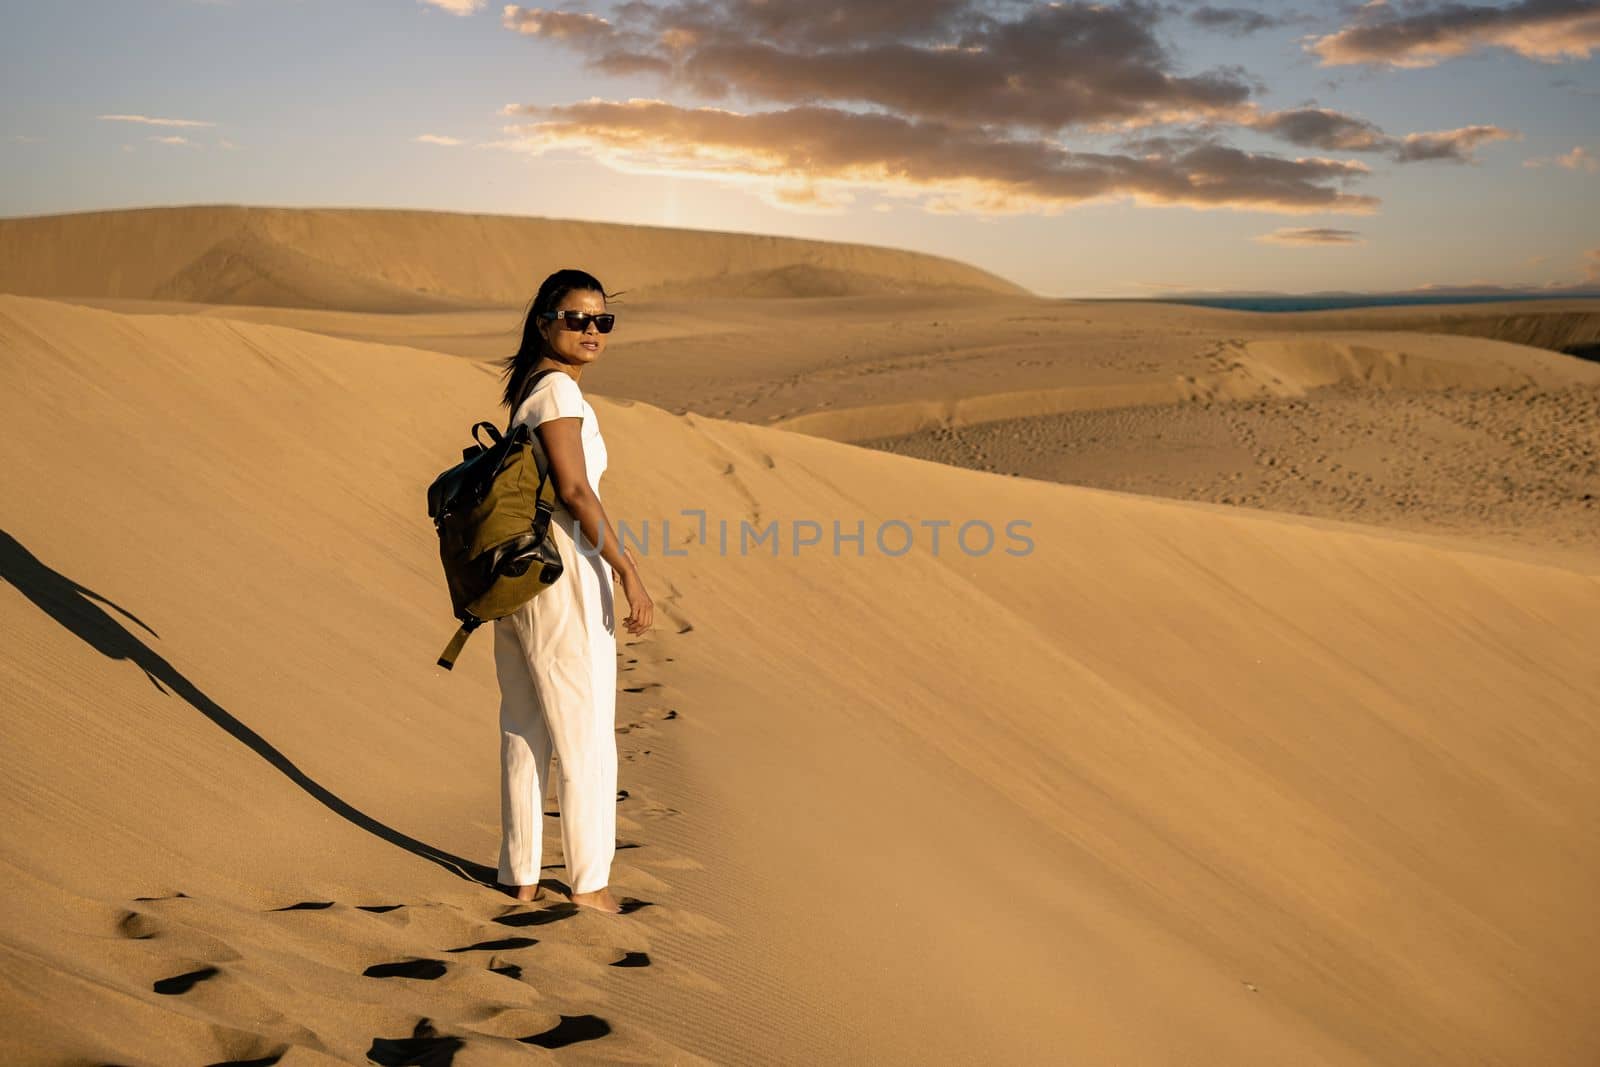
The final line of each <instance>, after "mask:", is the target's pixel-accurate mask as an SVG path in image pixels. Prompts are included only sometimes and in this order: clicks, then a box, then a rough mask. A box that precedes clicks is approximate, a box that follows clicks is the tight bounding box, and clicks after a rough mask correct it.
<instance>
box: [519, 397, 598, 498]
mask: <svg viewBox="0 0 1600 1067" xmlns="http://www.w3.org/2000/svg"><path fill="white" fill-rule="evenodd" d="M568 416H576V417H577V418H580V419H582V420H583V423H582V425H581V426H579V428H578V436H579V439H580V440H581V441H582V442H583V464H584V467H585V468H586V470H587V473H588V475H589V488H591V489H593V490H594V494H595V496H599V495H600V476H601V475H602V474H604V473H605V471H606V459H607V457H606V442H605V438H603V437H601V436H600V420H599V418H598V417H596V415H595V413H594V408H593V407H592V406H590V404H589V401H588V400H587V399H586V398H585V397H584V395H583V390H581V389H579V388H578V383H577V382H575V381H573V380H572V375H570V374H568V373H566V372H565V371H559V370H558V371H554V372H552V373H550V374H546V375H545V376H544V377H543V378H540V379H539V380H538V381H537V382H536V383H534V386H533V392H531V393H529V394H528V397H527V399H526V400H524V401H523V402H522V404H521V406H519V407H518V408H517V410H516V413H515V414H514V415H513V416H512V418H511V425H512V426H513V427H516V426H518V425H520V424H523V423H526V424H527V426H528V429H530V430H531V429H533V428H534V427H535V426H538V425H539V424H540V423H542V422H547V421H549V420H550V419H559V418H566V417H568ZM533 451H534V454H535V455H536V456H538V457H539V463H540V466H541V469H543V468H544V467H546V466H547V465H548V464H549V462H550V461H549V459H548V458H547V457H546V456H545V454H544V444H543V443H542V442H541V441H540V440H539V435H538V434H533ZM557 507H561V505H560V502H559V500H558V501H557ZM562 510H563V511H565V510H566V509H565V508H562Z"/></svg>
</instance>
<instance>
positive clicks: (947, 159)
mask: <svg viewBox="0 0 1600 1067" xmlns="http://www.w3.org/2000/svg"><path fill="white" fill-rule="evenodd" d="M507 111H508V112H509V113H511V114H515V115H518V116H523V117H527V118H530V119H533V120H534V121H532V122H528V123H523V124H519V125H515V126H512V127H509V128H508V132H514V133H516V134H517V135H518V136H519V141H518V144H519V146H520V147H521V148H522V149H523V150H525V151H528V152H532V153H534V154H543V153H546V152H549V151H552V150H559V149H566V150H573V151H578V152H581V153H583V154H585V155H587V156H590V157H592V158H594V159H597V160H599V161H600V162H602V163H605V164H606V165H608V166H611V167H613V168H615V169H617V170H623V171H628V172H632V173H644V174H672V175H676V176H686V175H687V176H696V177H702V178H709V179H714V180H719V181H723V182H727V183H733V184H740V185H745V186H748V187H752V188H754V189H756V190H757V191H758V192H759V193H760V194H761V195H762V196H763V197H764V198H766V199H767V200H768V201H769V202H771V203H774V204H779V205H783V206H791V207H793V206H797V205H809V206H812V207H818V206H821V207H825V208H837V207H839V206H841V205H843V204H845V203H848V202H849V199H848V190H850V189H853V188H867V189H872V190H874V191H877V192H879V193H882V194H885V195H888V196H891V197H901V198H907V199H913V200H916V201H919V202H920V203H921V205H922V207H923V208H924V209H925V210H928V211H934V212H956V211H965V212H977V213H983V214H1011V213H1018V212H1042V213H1055V212H1058V211H1060V210H1062V209H1065V208H1068V207H1072V206H1075V205H1079V204H1083V203H1087V202H1091V201H1098V200H1108V199H1124V198H1126V199H1132V200H1134V201H1137V202H1139V203H1142V204H1162V205H1185V206H1190V207H1204V208H1228V209H1235V210H1251V211H1277V212H1287V213H1305V212H1313V211H1315V212H1328V211H1337V212H1344V213H1349V214H1367V213H1370V212H1371V211H1373V210H1374V209H1375V208H1376V205H1377V200H1376V199H1375V198H1373V197H1369V196H1361V195H1356V194H1352V193H1348V192H1345V191H1343V190H1342V189H1341V188H1339V186H1340V185H1342V184H1343V183H1345V182H1348V181H1352V180H1357V179H1360V178H1362V177H1364V176H1365V175H1366V174H1367V173H1368V168H1367V167H1366V166H1365V165H1363V164H1361V163H1356V162H1349V161H1343V160H1335V159H1324V158H1318V157H1308V158H1298V159H1285V158H1282V157H1280V156H1272V155H1263V154H1253V153H1249V152H1244V151H1241V150H1239V149H1235V148H1230V147H1228V146H1227V145H1223V144H1218V143H1214V142H1203V141H1191V142H1189V143H1186V144H1181V145H1178V144H1174V145H1169V146H1165V147H1159V146H1156V145H1153V144H1152V146H1151V147H1152V150H1151V151H1149V152H1147V153H1146V154H1144V155H1129V154H1108V153H1098V152H1075V151H1071V150H1069V149H1067V148H1066V147H1064V146H1063V145H1061V144H1059V143H1057V142H1054V141H1049V140H1044V139H1015V138H1011V137H1007V136H1004V135H1003V134H1000V133H997V132H994V131H990V130H982V129H974V128H971V127H961V126H955V125H950V124H946V123H942V122H937V121H933V120H913V119H909V118H905V117H901V116H897V115H887V114H881V113H876V114H863V113H860V112H853V111H846V110H843V109H839V108H832V107H819V106H800V107H792V108H787V109H782V110H777V111H766V112H755V113H741V112H738V111H731V110H726V109H723V108H716V107H697V108H687V107H680V106H676V105H673V104H669V103H667V102H665V101H660V100H641V99H632V100H628V101H626V102H609V101H605V100H598V99H591V100H587V101H584V102H582V103H577V104H565V105H556V106H541V105H527V106H523V107H513V108H508V109H507Z"/></svg>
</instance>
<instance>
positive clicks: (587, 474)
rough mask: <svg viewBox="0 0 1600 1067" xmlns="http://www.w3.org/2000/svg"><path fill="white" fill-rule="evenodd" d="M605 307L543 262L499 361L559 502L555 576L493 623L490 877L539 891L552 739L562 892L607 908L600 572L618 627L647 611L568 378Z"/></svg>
mask: <svg viewBox="0 0 1600 1067" xmlns="http://www.w3.org/2000/svg"><path fill="white" fill-rule="evenodd" d="M614 321H615V319H614V317H613V316H612V315H611V314H610V313H608V312H607V311H606V296H605V290H604V289H603V288H602V287H601V285H600V282H599V281H598V280H596V279H595V277H594V276H593V275H591V274H587V273H585V272H583V271H580V270H559V271H556V272H555V273H554V274H552V275H550V277H548V278H546V279H545V280H544V284H543V285H541V286H540V287H539V292H538V295H537V296H535V297H534V300H533V306H532V307H531V308H530V309H529V311H528V317H527V321H526V322H525V323H524V325H523V330H522V345H521V347H520V348H518V350H517V353H516V354H515V355H513V356H511V357H509V358H507V359H506V360H505V361H504V363H503V366H504V377H505V379H506V384H505V393H504V395H503V396H502V398H501V401H502V403H504V404H505V405H506V407H507V408H509V409H510V411H511V425H512V426H513V427H514V426H516V425H518V424H522V423H526V424H527V425H528V426H529V427H530V428H531V429H532V430H533V440H534V446H535V447H534V451H535V452H536V453H537V454H538V456H539V462H540V463H541V464H546V463H547V464H548V469H549V470H550V474H551V477H552V478H553V479H554V483H555V490H556V495H557V497H558V499H559V504H558V506H557V508H556V510H555V513H554V516H553V519H552V522H551V524H550V530H551V537H552V539H553V540H554V541H555V544H556V547H557V548H558V549H559V551H560V553H561V561H562V564H563V566H564V568H565V569H564V570H563V572H562V575H561V578H560V579H559V580H558V581H557V582H556V583H555V584H554V585H551V586H550V587H549V588H548V589H546V590H544V591H543V592H542V593H540V594H539V595H538V596H536V597H534V598H533V599H532V600H530V601H529V602H528V603H527V604H525V605H524V606H523V607H521V608H519V609H518V610H517V611H515V612H513V613H512V614H510V615H508V616H506V617H505V618H503V619H497V620H496V621H495V623H494V663H495V674H496V676H497V677H498V678H499V680H500V825H501V840H500V870H499V880H500V886H501V888H502V889H504V890H505V891H506V892H508V893H510V894H511V895H513V896H515V897H516V898H517V899H518V900H537V899H538V898H539V869H540V868H539V860H540V846H541V844H542V843H543V836H544V820H543V816H544V811H543V809H544V803H543V801H544V795H545V791H546V786H547V785H548V782H549V778H548V774H549V769H550V755H551V751H552V749H553V750H554V753H555V756H556V759H557V760H558V762H559V765H560V768H561V769H560V773H559V776H558V777H557V780H556V789H557V796H558V798H559V803H560V806H561V842H562V846H563V848H564V849H565V850H566V861H567V876H568V879H569V881H570V892H571V899H572V902H573V903H575V904H578V905H580V906H583V907H588V908H594V909H596V910H598V911H603V912H609V913H616V912H617V911H618V910H619V908H618V904H617V901H616V899H615V898H613V897H612V895H611V890H610V889H609V888H608V885H609V882H610V880H611V860H612V857H613V855H614V853H615V850H616V843H617V840H616V837H617V832H616V826H617V797H616V791H617V739H616V733H615V724H616V700H617V658H616V657H617V640H616V633H615V613H614V610H613V601H612V591H611V581H612V573H613V572H614V573H615V574H616V576H617V578H618V579H620V581H621V582H622V592H623V594H624V595H625V596H626V597H627V598H628V607H629V609H630V610H631V614H629V615H628V617H627V618H626V619H624V620H623V622H624V624H625V625H626V626H627V628H628V632H629V633H631V634H634V635H635V636H637V635H639V634H642V633H644V632H645V631H646V630H648V629H649V628H650V624H651V621H652V618H653V615H654V607H653V605H652V604H651V601H650V596H649V594H648V593H646V592H645V589H644V582H643V581H641V580H640V578H639V569H638V567H637V566H636V565H635V561H634V558H633V554H632V553H631V552H627V551H625V550H623V549H622V548H621V546H620V544H619V543H618V541H617V535H616V531H615V530H614V529H612V526H611V521H610V520H609V519H608V518H607V517H606V512H605V508H604V507H602V506H601V503H600V475H601V474H602V473H604V472H605V469H606V446H605V441H604V439H603V438H602V437H601V436H600V426H599V423H598V420H597V419H596V418H595V413H594V408H592V407H591V406H590V405H589V402H588V401H587V400H585V399H584V397H583V393H582V391H581V390H580V389H579V388H578V382H579V380H580V379H581V378H582V376H583V369H584V368H585V367H587V366H588V365H589V364H591V363H593V362H594V361H595V360H597V359H599V358H600V356H601V354H602V353H603V352H604V351H605V347H606V335H607V334H608V333H609V332H610V330H611V326H612V323H613V322H614ZM547 369H548V370H552V371H553V372H554V373H551V374H546V375H544V376H543V377H541V378H540V379H539V380H538V381H537V382H536V383H534V384H533V386H532V387H531V388H530V387H529V385H528V381H529V379H530V378H532V377H533V376H534V375H535V374H537V373H538V372H539V371H542V370H547ZM575 532H576V534H577V535H579V536H580V537H581V545H580V542H579V541H577V540H575V538H574V534H575ZM596 544H598V545H600V546H601V547H600V549H599V550H598V551H596V549H595V548H594V546H595V545H596Z"/></svg>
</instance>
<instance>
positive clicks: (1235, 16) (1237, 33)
mask: <svg viewBox="0 0 1600 1067" xmlns="http://www.w3.org/2000/svg"><path fill="white" fill-rule="evenodd" d="M1189 21H1190V22H1192V23H1194V24H1195V25H1196V26H1199V27H1201V28H1202V29H1207V30H1216V31H1218V32H1220V33H1226V34H1231V35H1232V36H1234V37H1243V36H1245V35H1246V34H1251V33H1256V32H1258V31H1260V30H1270V29H1273V28H1275V27H1278V26H1284V25H1287V24H1288V23H1289V22H1290V21H1291V20H1290V19H1289V18H1287V17H1285V16H1280V15H1269V14H1267V13H1266V12H1264V11H1256V10H1253V9H1251V8H1246V7H1212V6H1211V5H1209V4H1207V5H1205V6H1204V7H1197V8H1195V9H1194V10H1193V11H1191V12H1189Z"/></svg>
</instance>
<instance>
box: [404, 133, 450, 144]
mask: <svg viewBox="0 0 1600 1067" xmlns="http://www.w3.org/2000/svg"><path fill="white" fill-rule="evenodd" d="M412 140H413V141H415V142H417V143H418V144H439V145H458V144H460V143H461V140H460V139H459V138H456V137H446V136H444V135H442V134H437V133H424V134H420V135H418V136H416V137H413V138H412Z"/></svg>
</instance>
